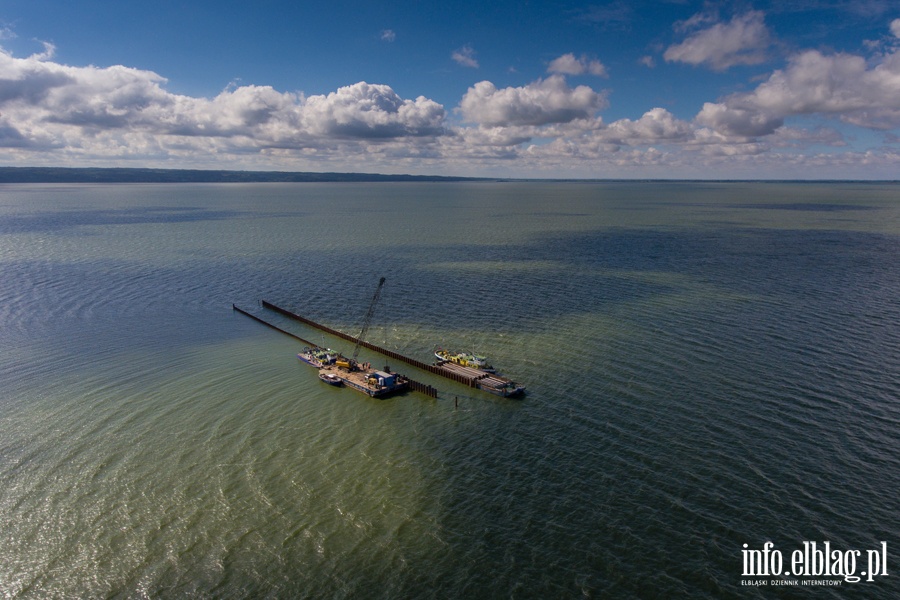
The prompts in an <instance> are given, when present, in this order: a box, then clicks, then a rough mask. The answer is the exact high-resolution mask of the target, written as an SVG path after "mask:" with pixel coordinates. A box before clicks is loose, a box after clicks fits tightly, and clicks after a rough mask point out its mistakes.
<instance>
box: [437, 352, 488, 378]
mask: <svg viewBox="0 0 900 600" xmlns="http://www.w3.org/2000/svg"><path fill="white" fill-rule="evenodd" d="M434 356H435V357H436V358H437V359H438V360H441V361H444V362H451V363H454V364H457V365H460V366H462V367H470V368H472V369H478V370H479V371H484V372H486V373H493V372H494V367H492V366H491V365H489V364H487V358H485V357H484V356H478V355H477V354H467V353H466V352H450V351H449V350H444V349H443V348H438V349H437V350H435V351H434Z"/></svg>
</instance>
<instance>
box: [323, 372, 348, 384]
mask: <svg viewBox="0 0 900 600" xmlns="http://www.w3.org/2000/svg"><path fill="white" fill-rule="evenodd" d="M319 379H321V380H322V381H324V382H325V383H327V384H328V385H342V384H343V383H344V381H343V380H342V379H341V378H340V377H338V376H337V375H335V374H334V373H319Z"/></svg>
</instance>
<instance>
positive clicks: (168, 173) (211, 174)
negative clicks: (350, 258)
mask: <svg viewBox="0 0 900 600" xmlns="http://www.w3.org/2000/svg"><path fill="white" fill-rule="evenodd" d="M316 181H319V182H356V181H359V182H377V181H478V179H476V178H471V177H439V176H434V175H382V174H378V173H307V172H286V171H207V170H203V169H127V168H125V169H119V168H108V169H107V168H62V167H0V183H266V182H285V183H287V182H316ZM482 181H484V180H482Z"/></svg>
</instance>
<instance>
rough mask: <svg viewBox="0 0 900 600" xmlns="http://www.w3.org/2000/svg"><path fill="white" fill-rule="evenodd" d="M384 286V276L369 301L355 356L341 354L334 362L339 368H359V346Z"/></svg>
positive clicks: (354, 350)
mask: <svg viewBox="0 0 900 600" xmlns="http://www.w3.org/2000/svg"><path fill="white" fill-rule="evenodd" d="M382 287H384V277H382V278H381V279H379V280H378V286H377V287H376V288H375V295H374V296H372V301H371V302H370V303H369V310H368V311H366V316H365V317H364V318H363V324H362V330H360V332H359V335H358V336H357V337H356V346H354V348H353V357H352V358H346V357H344V356H339V357H338V358H337V360H336V361H335V362H334V364H335V366H336V367H337V368H339V369H344V370H346V371H347V372H348V373H349V372H350V371H355V370H356V369H357V368H359V364H358V363H357V362H356V358H357V357H358V356H359V346H360V344H362V342H363V340H364V339H365V337H366V334H367V333H368V332H369V325H370V324H371V323H372V315H374V314H375V305H376V304H378V298H379V297H381V288H382Z"/></svg>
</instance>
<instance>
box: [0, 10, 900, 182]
mask: <svg viewBox="0 0 900 600" xmlns="http://www.w3.org/2000/svg"><path fill="white" fill-rule="evenodd" d="M0 165H2V166H58V167H151V168H192V169H193V168H196V169H238V170H264V171H270V170H275V171H316V172H324V171H329V172H330V171H334V172H366V173H388V174H391V173H409V174H421V175H455V176H476V177H505V178H589V179H604V178H626V179H630V178H638V179H650V178H653V179H656V178H672V179H892V180H893V179H900V0H791V1H790V2H784V1H783V0H782V1H775V0H772V1H762V0H756V1H754V0H748V1H736V2H714V1H708V2H702V1H699V2H698V1H691V0H669V1H666V0H663V1H641V0H635V1H625V0H613V1H611V2H603V1H598V2H574V1H567V0H557V1H537V0H518V1H516V2H513V1H508V0H493V1H492V2H489V3H483V2H480V1H478V2H472V1H469V0H458V1H457V2H455V3H446V4H445V3H430V2H424V1H417V0H398V1H395V2H371V1H363V0H335V1H333V2H330V3H322V2H306V1H304V0H299V1H286V0H256V1H255V2H252V3H251V2H246V1H240V2H238V1H235V0H216V1H215V2H213V1H207V0H193V1H187V0H180V1H178V0H145V1H144V2H122V1H121V0H75V1H73V0H3V1H2V2H0Z"/></svg>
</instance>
